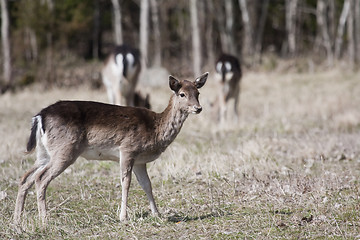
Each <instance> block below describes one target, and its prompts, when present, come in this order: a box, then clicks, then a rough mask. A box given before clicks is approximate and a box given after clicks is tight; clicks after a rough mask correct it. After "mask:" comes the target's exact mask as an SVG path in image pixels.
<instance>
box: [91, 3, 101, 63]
mask: <svg viewBox="0 0 360 240" xmlns="http://www.w3.org/2000/svg"><path fill="white" fill-rule="evenodd" d="M99 53H100V3H99V0H94V28H93V44H92V56H93V58H95V59H98V58H99Z"/></svg>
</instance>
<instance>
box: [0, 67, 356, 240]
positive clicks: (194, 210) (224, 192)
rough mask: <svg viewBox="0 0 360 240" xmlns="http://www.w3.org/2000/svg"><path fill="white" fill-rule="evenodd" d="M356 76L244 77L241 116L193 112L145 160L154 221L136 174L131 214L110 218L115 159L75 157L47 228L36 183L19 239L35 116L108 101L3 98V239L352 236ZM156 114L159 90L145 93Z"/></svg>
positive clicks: (209, 94) (206, 97) (164, 92)
mask: <svg viewBox="0 0 360 240" xmlns="http://www.w3.org/2000/svg"><path fill="white" fill-rule="evenodd" d="M359 79H360V75H359V73H350V72H344V71H339V70H331V71H327V72H320V73H315V74H312V75H310V74H294V73H291V74H283V75H281V74H279V73H251V72H249V73H246V74H245V76H244V78H243V82H242V93H241V102H240V112H241V117H240V121H239V123H235V122H233V121H231V120H230V121H229V122H228V123H227V124H226V125H224V126H218V125H217V124H216V123H215V122H214V121H213V120H211V116H212V115H213V114H212V113H211V108H210V102H211V101H213V100H214V98H215V96H216V86H215V83H213V82H212V78H210V79H209V82H208V83H207V85H205V87H204V89H201V98H200V101H201V103H202V104H203V108H204V111H203V112H202V113H201V114H200V115H197V116H190V117H189V119H188V120H187V122H186V123H185V126H184V127H183V129H182V132H181V133H180V134H179V136H178V138H177V139H176V140H175V142H174V143H173V144H172V145H171V146H170V147H169V148H168V149H167V150H166V151H165V152H164V153H163V155H162V156H161V157H160V158H159V159H158V160H156V161H155V162H153V163H151V164H149V166H148V171H149V175H150V177H151V179H152V184H153V189H154V195H155V198H156V201H157V204H158V207H159V210H160V212H161V213H162V216H161V217H160V218H154V217H152V216H151V214H150V211H149V207H148V201H147V198H146V196H145V193H144V192H143V191H142V190H141V188H140V186H139V185H138V183H137V182H136V180H135V178H133V179H134V181H133V182H132V186H131V188H130V199H129V206H128V207H129V217H130V220H129V221H128V222H126V223H121V222H120V221H119V219H118V214H119V207H120V201H121V188H120V184H119V183H120V178H119V174H118V171H119V169H118V165H117V163H113V162H96V161H92V162H90V161H86V160H84V159H81V158H80V159H79V160H78V161H77V162H76V163H75V164H74V165H72V166H71V167H69V168H68V169H67V170H66V172H65V173H63V174H62V175H60V176H59V177H58V178H56V179H55V180H54V181H53V182H52V183H51V184H50V186H49V188H48V191H47V203H48V209H50V212H49V215H50V216H49V224H48V225H47V227H46V228H45V229H44V228H42V227H41V225H40V221H39V220H38V217H37V206H36V196H35V194H34V191H33V189H32V190H31V191H30V192H29V196H28V198H27V201H26V205H25V209H26V211H25V214H24V218H23V219H24V220H23V226H24V229H25V231H24V232H23V233H21V234H18V233H16V232H15V231H14V230H13V226H12V224H11V222H12V217H13V209H14V204H15V198H16V193H17V183H18V180H19V178H20V177H21V176H22V174H24V172H25V171H26V170H27V169H28V168H30V167H31V165H32V164H33V162H34V157H35V156H34V154H32V155H24V154H23V151H24V150H25V144H26V140H27V138H28V135H29V132H30V130H29V128H30V120H31V116H33V115H34V114H36V113H37V112H38V111H39V110H40V109H41V108H43V107H45V106H47V105H49V104H51V103H53V102H55V101H57V100H59V99H88V100H98V101H106V94H105V91H103V90H97V91H95V90H90V89H87V88H86V87H84V88H78V89H66V90H64V89H52V90H49V91H48V92H45V93H41V92H40V91H39V90H38V88H37V87H36V86H35V87H32V88H29V89H25V90H24V91H21V92H18V93H7V94H5V95H2V96H0V102H1V103H2V104H1V106H0V133H1V136H2V142H1V145H0V171H1V173H0V215H1V217H0V238H2V239H29V238H31V239H239V238H240V239H241V238H245V239H284V238H286V239H288V238H290V239H298V238H300V239H317V238H320V239H325V238H326V239H359V238H360V231H359V229H360V214H359V213H360V182H359V181H360V178H359V177H360V149H359V146H358V142H359V138H360V108H359V107H358V106H359V104H360V84H359ZM146 90H147V91H149V92H151V93H152V96H151V103H152V105H153V106H154V109H155V110H156V111H161V110H162V109H163V108H165V106H166V104H167V101H168V97H169V95H170V92H169V90H168V89H167V85H166V86H164V87H163V88H156V89H150V88H147V89H146Z"/></svg>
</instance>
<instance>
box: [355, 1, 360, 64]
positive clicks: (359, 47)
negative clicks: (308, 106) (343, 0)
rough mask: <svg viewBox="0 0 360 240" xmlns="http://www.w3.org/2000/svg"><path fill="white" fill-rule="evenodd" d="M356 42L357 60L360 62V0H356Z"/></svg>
mask: <svg viewBox="0 0 360 240" xmlns="http://www.w3.org/2000/svg"><path fill="white" fill-rule="evenodd" d="M354 9H355V42H356V46H355V47H356V61H357V63H360V0H355V7H354Z"/></svg>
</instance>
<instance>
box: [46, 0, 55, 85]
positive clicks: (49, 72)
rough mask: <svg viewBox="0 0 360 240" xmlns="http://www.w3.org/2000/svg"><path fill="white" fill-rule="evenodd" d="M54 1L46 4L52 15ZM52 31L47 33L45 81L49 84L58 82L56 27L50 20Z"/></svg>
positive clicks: (48, 1)
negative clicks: (54, 52) (55, 51)
mask: <svg viewBox="0 0 360 240" xmlns="http://www.w3.org/2000/svg"><path fill="white" fill-rule="evenodd" d="M53 1H54V0H47V1H46V4H47V7H48V9H49V11H50V12H51V13H53V12H54V2H53ZM49 21H51V22H50V26H51V29H50V30H49V31H47V32H46V44H47V46H46V47H47V49H46V70H45V73H46V74H45V78H46V79H45V81H46V82H47V83H48V84H49V83H50V84H53V83H55V81H56V74H55V67H54V54H53V33H52V29H53V26H54V21H53V19H49Z"/></svg>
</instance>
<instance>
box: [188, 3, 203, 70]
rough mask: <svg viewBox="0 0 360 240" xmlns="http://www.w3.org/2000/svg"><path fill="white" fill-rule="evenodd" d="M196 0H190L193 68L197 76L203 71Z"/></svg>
mask: <svg viewBox="0 0 360 240" xmlns="http://www.w3.org/2000/svg"><path fill="white" fill-rule="evenodd" d="M196 2H197V1H196V0H190V16H191V32H192V51H193V58H194V65H193V70H194V74H195V76H198V75H200V73H201V49H200V31H199V23H198V15H197V6H196Z"/></svg>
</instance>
